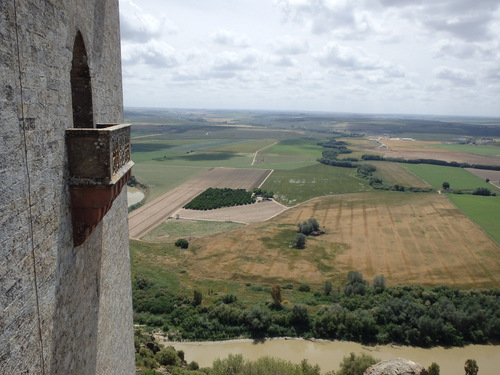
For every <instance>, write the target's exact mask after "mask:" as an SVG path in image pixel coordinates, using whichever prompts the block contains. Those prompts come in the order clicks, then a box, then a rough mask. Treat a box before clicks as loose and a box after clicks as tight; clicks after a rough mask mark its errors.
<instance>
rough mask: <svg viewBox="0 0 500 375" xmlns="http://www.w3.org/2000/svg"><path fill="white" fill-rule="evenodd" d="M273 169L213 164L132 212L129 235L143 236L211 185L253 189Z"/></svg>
mask: <svg viewBox="0 0 500 375" xmlns="http://www.w3.org/2000/svg"><path fill="white" fill-rule="evenodd" d="M270 173H271V171H270V170H265V169H233V168H211V169H209V170H208V171H205V172H203V173H202V174H200V175H198V176H197V177H195V178H192V179H190V180H189V181H187V182H185V183H183V184H181V185H179V186H178V187H176V188H175V189H172V190H170V191H169V192H167V193H166V194H163V195H162V196H160V197H158V198H156V199H155V200H153V201H151V202H149V203H147V204H145V205H144V206H142V207H140V208H139V209H137V210H135V211H132V212H131V213H130V214H129V236H130V237H131V238H140V237H142V236H143V235H145V234H146V233H148V232H149V231H150V230H151V229H153V228H154V227H156V226H157V225H159V224H160V223H161V222H163V221H165V220H166V219H168V217H170V216H171V215H172V214H174V213H175V212H176V211H177V210H179V209H180V208H181V207H182V206H184V205H185V204H186V203H188V202H189V201H190V200H192V199H193V198H194V197H196V196H197V195H198V194H200V193H202V192H203V191H204V190H206V189H208V188H209V187H213V188H225V187H227V188H232V189H246V190H251V189H253V188H255V187H258V186H260V185H261V184H262V182H263V181H264V180H265V179H266V178H267V176H268V175H269V174H270Z"/></svg>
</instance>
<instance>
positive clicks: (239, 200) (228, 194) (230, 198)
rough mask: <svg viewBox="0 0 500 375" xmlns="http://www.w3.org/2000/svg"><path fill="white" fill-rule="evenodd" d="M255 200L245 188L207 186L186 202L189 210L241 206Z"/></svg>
mask: <svg viewBox="0 0 500 375" xmlns="http://www.w3.org/2000/svg"><path fill="white" fill-rule="evenodd" d="M254 202H255V198H254V197H252V193H251V192H249V191H246V190H245V189H230V188H222V189H220V188H208V189H207V190H205V191H204V192H203V193H201V194H200V195H198V196H197V197H196V198H194V199H193V200H192V201H191V202H189V203H188V204H186V205H185V206H184V208H186V209H191V210H213V209H216V208H221V207H231V206H241V205H244V204H251V203H254Z"/></svg>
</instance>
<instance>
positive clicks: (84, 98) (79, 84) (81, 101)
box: [71, 31, 94, 128]
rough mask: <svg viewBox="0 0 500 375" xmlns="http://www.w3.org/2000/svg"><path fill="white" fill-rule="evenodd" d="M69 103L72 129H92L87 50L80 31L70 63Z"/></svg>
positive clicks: (92, 115)
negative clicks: (71, 110) (71, 114)
mask: <svg viewBox="0 0 500 375" xmlns="http://www.w3.org/2000/svg"><path fill="white" fill-rule="evenodd" d="M71 101H72V108H73V127H75V128H94V113H93V108H92V85H91V82H90V69H89V64H88V58H87V50H86V49H85V43H84V41H83V36H82V34H81V32H80V31H78V32H77V33H76V37H75V43H74V45H73V60H72V62H71Z"/></svg>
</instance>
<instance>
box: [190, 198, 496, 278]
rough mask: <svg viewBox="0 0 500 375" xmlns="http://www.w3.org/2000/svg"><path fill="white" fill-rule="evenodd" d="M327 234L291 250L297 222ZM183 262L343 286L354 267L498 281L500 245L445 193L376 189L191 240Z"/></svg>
mask: <svg viewBox="0 0 500 375" xmlns="http://www.w3.org/2000/svg"><path fill="white" fill-rule="evenodd" d="M310 217H315V218H316V219H317V220H318V222H319V223H320V225H321V228H322V229H324V230H325V231H326V233H327V234H326V235H323V236H319V237H314V238H309V240H308V242H307V245H306V249H305V250H297V249H293V248H290V243H291V240H292V238H293V236H294V234H295V233H296V223H297V222H299V221H303V220H306V219H308V218H310ZM191 248H192V251H193V253H192V255H190V257H189V259H187V260H186V261H185V262H184V263H183V266H185V267H187V268H188V269H189V272H190V273H191V274H195V275H197V277H198V278H206V279H214V278H215V279H227V280H241V281H252V282H261V283H275V282H279V283H286V282H292V281H295V282H306V283H311V284H321V283H322V282H324V280H327V279H329V280H334V281H337V282H338V283H341V280H343V279H344V278H345V275H346V274H347V272H348V271H350V270H358V271H360V272H362V273H363V275H365V276H366V278H367V279H373V277H374V276H376V275H380V274H383V275H385V277H386V278H387V280H388V283H390V284H391V285H396V284H399V283H402V284H421V285H440V284H447V285H460V286H469V287H482V286H498V283H499V282H500V278H499V276H498V275H499V274H500V272H499V271H500V256H499V255H500V248H499V247H498V246H497V245H496V244H495V243H494V242H493V241H492V240H491V239H490V238H489V237H488V236H486V235H485V234H484V233H483V231H482V230H481V229H480V228H478V227H477V226H475V225H473V224H472V225H471V222H470V220H469V219H468V218H467V217H466V216H465V215H464V214H463V213H462V212H461V211H460V210H459V209H457V208H456V207H455V206H454V205H453V204H452V203H451V202H450V201H449V200H448V199H447V197H446V196H444V195H439V194H437V193H435V194H414V193H396V192H385V193H382V192H376V193H363V194H346V195H337V196H330V197H324V198H318V199H314V200H310V201H308V202H306V203H304V204H302V205H299V206H297V207H294V208H292V209H289V210H287V211H285V212H284V213H282V214H280V215H279V216H277V217H276V218H274V219H271V220H270V221H268V222H266V223H259V224H252V225H249V226H246V227H242V228H237V229H234V230H231V231H228V232H225V233H221V234H216V235H212V236H208V237H205V238H203V240H199V241H198V240H195V241H193V242H192V246H191Z"/></svg>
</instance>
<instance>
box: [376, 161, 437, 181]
mask: <svg viewBox="0 0 500 375" xmlns="http://www.w3.org/2000/svg"><path fill="white" fill-rule="evenodd" d="M369 164H372V165H373V166H375V167H376V168H377V170H376V171H375V173H373V175H374V177H378V178H380V179H382V180H383V181H384V183H386V184H390V185H394V184H399V185H403V186H412V187H429V184H428V183H427V182H425V181H424V180H422V179H421V178H420V177H418V176H417V175H416V174H414V173H413V172H411V171H410V170H409V169H407V168H404V167H403V166H402V165H401V164H399V163H391V162H385V161H374V160H370V162H369Z"/></svg>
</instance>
